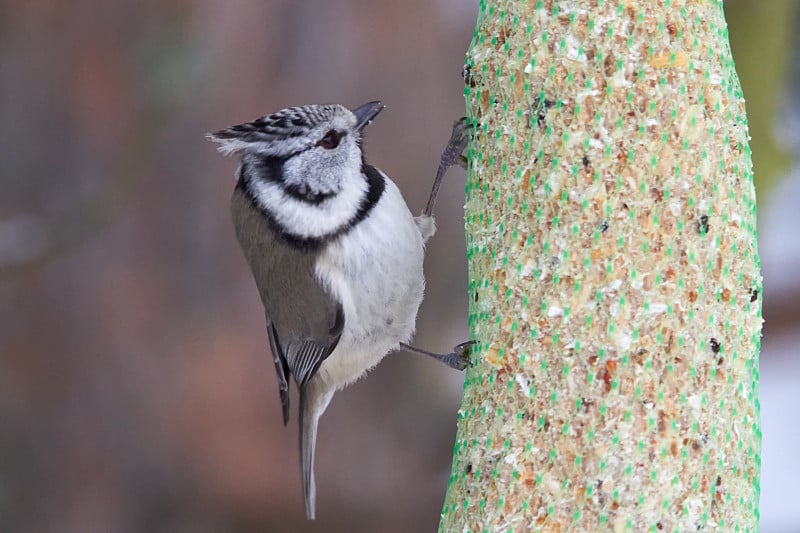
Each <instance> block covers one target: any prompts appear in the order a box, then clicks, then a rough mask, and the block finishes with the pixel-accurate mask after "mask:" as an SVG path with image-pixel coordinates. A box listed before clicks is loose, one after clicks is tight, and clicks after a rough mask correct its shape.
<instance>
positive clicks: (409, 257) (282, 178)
mask: <svg viewBox="0 0 800 533" xmlns="http://www.w3.org/2000/svg"><path fill="white" fill-rule="evenodd" d="M384 107H385V106H384V105H383V104H382V103H381V102H380V101H377V100H376V101H371V102H367V103H365V104H363V105H361V106H358V107H356V108H354V109H352V110H351V109H350V108H348V107H345V106H344V105H340V104H310V105H304V106H298V107H288V108H285V109H282V110H280V111H277V112H275V113H273V114H271V115H268V116H264V117H261V118H258V119H256V120H253V121H252V122H247V123H243V124H239V125H236V126H231V127H229V128H225V129H222V130H219V131H216V132H214V133H210V134H207V138H208V139H210V140H211V141H214V142H216V143H218V145H219V146H218V150H219V151H220V152H222V153H223V154H226V155H228V154H236V155H238V156H239V165H238V168H237V170H236V173H235V177H236V186H235V188H234V192H233V195H232V197H231V203H230V211H231V216H232V218H233V225H234V228H235V232H236V237H237V240H238V241H239V244H240V246H241V249H242V251H243V253H244V256H245V259H246V260H247V263H248V264H249V266H250V269H251V271H252V274H253V278H254V279H255V283H256V286H257V288H258V293H259V295H260V298H261V302H262V303H263V306H264V312H265V316H266V325H267V338H268V342H269V346H270V350H271V352H272V357H273V360H274V363H275V371H276V374H277V380H278V389H279V395H280V401H281V406H282V414H283V422H284V425H286V424H288V421H289V413H290V394H289V386H290V382H291V380H294V381H295V383H296V386H297V388H298V389H299V403H300V409H299V422H300V463H301V479H302V486H303V496H304V500H305V510H306V517H307V518H308V519H309V520H313V519H314V518H315V507H316V484H315V478H314V453H315V446H316V440H317V427H318V424H319V419H320V416H321V415H322V414H323V413H324V412H325V410H326V408H327V407H328V404H329V403H330V401H331V399H332V397H333V395H334V393H335V392H336V391H337V390H340V389H342V388H344V387H346V386H347V385H349V384H351V383H353V382H354V381H356V380H358V379H359V378H361V377H362V376H363V375H364V374H366V373H367V371H369V370H370V369H371V368H373V367H374V366H375V365H377V364H378V363H379V362H380V361H381V359H383V357H384V356H386V355H387V354H388V353H390V352H393V351H397V350H405V351H411V352H416V353H420V354H423V355H426V356H430V357H433V358H436V359H438V360H440V361H442V362H444V363H445V364H447V365H448V366H450V367H452V368H455V369H458V370H464V369H465V368H466V367H467V366H468V365H469V364H470V363H469V351H470V347H471V346H472V345H473V344H474V342H473V341H468V342H465V343H461V344H459V345H457V346H456V347H455V348H454V349H453V351H452V352H450V353H446V354H439V353H435V352H431V351H427V350H423V349H420V348H416V347H414V346H412V345H410V344H408V343H409V342H410V340H411V338H412V336H413V334H414V330H415V323H416V316H417V311H418V309H419V306H420V303H421V302H422V299H423V292H424V287H425V277H424V273H423V268H422V263H423V256H424V248H425V243H426V242H427V241H428V239H429V238H430V237H432V236H433V234H434V233H435V232H436V223H435V220H434V218H433V208H434V205H435V201H436V195H437V194H438V190H439V185H440V183H441V181H442V177H443V176H444V174H445V172H446V171H447V169H448V168H449V167H451V166H453V165H461V166H465V161H466V160H465V158H464V156H463V155H462V152H463V151H464V149H465V147H466V144H467V139H468V135H467V131H468V129H469V126H468V125H467V123H466V119H463V118H462V119H460V120H458V121H456V122H455V123H454V126H453V133H452V135H451V139H450V141H449V143H448V145H447V147H446V148H445V150H444V152H443V154H442V158H441V161H440V164H439V168H438V170H437V173H436V177H435V179H434V186H433V190H432V191H431V196H430V198H429V200H428V204H427V206H426V208H425V210H424V211H423V213H422V214H420V215H419V216H416V217H415V216H413V215H412V214H411V211H410V209H409V208H408V205H407V204H406V202H405V200H404V199H403V196H402V194H401V192H400V190H399V189H398V187H397V185H395V183H394V182H393V181H392V180H391V179H389V177H388V176H387V175H386V174H385V173H383V172H382V171H381V170H379V169H378V168H376V167H374V166H372V165H370V164H368V163H367V162H366V158H365V155H364V150H363V142H362V141H363V138H364V129H365V127H366V126H367V125H368V124H370V123H371V122H372V120H373V119H375V117H376V116H377V115H378V114H379V113H380V112H381V111H382V110H383V109H384Z"/></svg>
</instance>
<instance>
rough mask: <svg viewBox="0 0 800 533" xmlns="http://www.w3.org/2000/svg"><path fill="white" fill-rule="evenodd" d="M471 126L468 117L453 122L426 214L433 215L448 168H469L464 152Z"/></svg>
mask: <svg viewBox="0 0 800 533" xmlns="http://www.w3.org/2000/svg"><path fill="white" fill-rule="evenodd" d="M471 127H472V126H470V125H469V124H467V119H466V117H462V118H460V119H458V120H456V121H455V122H454V123H453V133H452V134H450V141H449V142H448V143H447V146H445V148H444V151H443V152H442V157H441V159H440V160H439V169H438V170H437V171H436V177H435V178H434V180H433V189H431V195H430V197H429V198H428V205H426V206H425V212H424V215H426V216H431V215H432V214H433V208H434V206H435V205H436V196H438V194H439V187H440V186H441V185H442V178H444V175H445V173H446V172H447V169H448V168H450V167H452V166H454V165H458V166H460V167H462V168H465V169H466V168H467V158H466V157H464V155H463V153H464V149H465V148H466V147H467V143H468V142H469V135H468V134H467V130H468V129H470V128H471Z"/></svg>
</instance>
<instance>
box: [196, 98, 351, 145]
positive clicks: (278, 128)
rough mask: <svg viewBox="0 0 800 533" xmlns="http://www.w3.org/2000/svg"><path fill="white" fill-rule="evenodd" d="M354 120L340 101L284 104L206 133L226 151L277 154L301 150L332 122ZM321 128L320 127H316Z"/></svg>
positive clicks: (348, 124)
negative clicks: (295, 104) (264, 113)
mask: <svg viewBox="0 0 800 533" xmlns="http://www.w3.org/2000/svg"><path fill="white" fill-rule="evenodd" d="M354 123H355V117H354V115H353V113H352V112H351V111H350V110H349V109H347V108H346V107H344V106H342V105H339V104H311V105H306V106H302V107H287V108H286V109H281V110H280V111H277V112H275V113H273V114H271V115H268V116H265V117H261V118H258V119H256V120H254V121H252V122H246V123H244V124H238V125H236V126H231V127H229V128H225V129H223V130H219V131H216V132H214V133H210V134H208V135H207V137H208V139H210V140H212V141H214V142H218V143H219V144H220V147H219V150H220V152H223V153H225V154H230V153H234V152H240V151H243V150H246V149H249V150H252V151H256V152H263V153H267V154H269V155H274V156H277V157H281V156H286V155H289V154H292V153H295V152H298V151H301V150H303V149H305V148H307V147H308V146H310V145H312V144H313V143H315V142H317V140H318V138H317V137H321V133H322V132H321V129H323V128H329V127H331V126H332V125H336V126H339V127H343V128H347V127H352V125H353V124H354ZM318 130H320V131H318Z"/></svg>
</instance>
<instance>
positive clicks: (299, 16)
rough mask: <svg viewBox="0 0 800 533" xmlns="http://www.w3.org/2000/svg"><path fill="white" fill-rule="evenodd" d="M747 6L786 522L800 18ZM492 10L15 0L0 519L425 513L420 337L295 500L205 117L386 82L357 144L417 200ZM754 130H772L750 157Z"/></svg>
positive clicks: (2, 192) (407, 518)
mask: <svg viewBox="0 0 800 533" xmlns="http://www.w3.org/2000/svg"><path fill="white" fill-rule="evenodd" d="M757 5H761V6H764V3H758V2H754V3H751V2H748V1H746V0H739V1H730V2H726V11H728V13H729V15H728V16H729V20H730V23H731V34H732V36H733V38H734V43H733V47H734V53H735V56H736V58H737V65H738V66H739V69H740V73H741V75H742V82H743V85H744V88H745V94H746V96H747V97H748V109H749V111H750V114H751V117H750V119H751V120H750V121H751V126H752V127H753V130H752V131H751V133H752V135H753V137H754V139H756V140H754V153H755V157H756V177H757V180H758V181H759V193H761V198H760V202H761V206H760V208H761V215H762V218H763V219H764V224H762V226H761V228H762V235H764V228H765V227H767V228H769V230H768V231H767V232H766V233H768V235H764V237H763V238H762V259H763V262H764V269H765V270H764V272H765V277H766V278H767V280H766V281H765V289H766V295H765V299H764V301H765V302H766V303H765V305H766V307H765V311H764V313H765V316H766V317H767V320H768V321H769V320H774V323H775V324H776V326H775V327H774V329H773V334H772V335H770V333H769V331H770V329H769V322H768V327H767V329H766V330H765V334H766V335H767V336H766V337H765V340H764V351H763V353H762V356H763V361H762V393H763V407H764V418H765V420H764V434H765V448H764V464H765V470H764V481H763V487H764V492H763V494H764V499H763V501H762V516H763V517H764V519H765V524H764V529H763V531H792V529H782V528H784V527H791V524H793V523H794V524H800V515H799V514H798V511H797V509H796V506H793V505H791V504H790V502H791V500H789V499H787V496H786V492H787V490H788V491H790V490H792V487H794V484H795V483H791V484H790V480H791V479H792V478H793V479H795V480H796V479H797V478H798V477H800V471H798V467H797V463H796V462H794V463H793V464H792V463H790V462H789V461H788V459H787V460H785V461H784V459H783V456H781V455H780V452H781V447H782V446H783V445H786V446H787V447H786V450H785V453H786V454H788V453H789V449H790V448H789V447H788V446H790V445H791V444H792V443H796V442H797V441H799V440H800V434H798V430H797V429H796V428H797V427H798V425H799V424H797V422H798V420H797V415H796V414H794V413H785V412H783V411H785V409H784V410H782V411H780V412H778V411H779V410H780V408H781V406H782V405H783V404H784V403H785V402H786V401H787V400H789V399H790V398H791V396H790V395H791V394H793V393H790V392H789V391H791V390H793V387H796V386H798V385H800V378H798V372H800V365H798V363H797V355H796V348H797V346H798V345H800V334H798V333H797V331H798V328H797V324H798V314H800V313H798V310H800V307H798V304H797V302H798V301H800V299H798V298H797V297H798V296H800V283H798V282H797V280H796V279H795V277H793V276H792V275H791V274H792V272H794V271H796V267H797V266H798V264H800V245H798V244H797V239H796V238H795V236H794V235H793V233H792V229H793V227H794V226H796V220H795V219H796V214H795V213H796V205H797V203H798V202H800V186H798V183H800V179H798V172H797V170H796V169H795V170H789V171H788V172H787V169H791V168H792V162H796V154H797V152H798V150H797V149H798V147H800V137H798V135H797V134H793V133H792V132H794V131H797V130H798V129H800V128H797V126H798V124H800V121H798V120H797V113H796V111H797V109H798V103H799V102H798V100H799V99H798V97H797V96H796V94H795V92H794V91H793V90H792V89H791V87H793V85H787V84H785V83H784V82H786V81H787V80H791V79H792V76H795V78H798V79H800V76H797V72H798V70H797V69H796V68H795V67H794V65H795V64H796V63H797V59H798V58H797V57H794V56H793V54H792V53H791V52H792V50H794V48H793V46H794V45H793V44H791V41H790V40H789V38H788V37H787V36H788V35H789V34H791V33H792V32H793V31H794V30H796V28H797V26H798V25H797V18H796V16H794V13H795V12H796V10H795V9H794V8H793V2H792V1H789V2H785V1H782V0H781V1H778V0H776V1H775V2H774V3H770V4H767V5H768V6H769V7H762V8H761V9H758V8H757V7H754V6H757ZM477 10H478V6H477V2H472V1H467V0H435V1H433V0H413V1H404V2H399V1H398V2H375V1H370V0H348V1H323V0H316V1H293V0H268V1H255V0H226V1H224V2H223V1H218V0H217V1H212V0H194V1H189V0H159V1H156V0H142V1H139V2H135V1H132V0H128V1H125V0H115V1H106V2H101V1H99V0H73V1H71V2H63V1H62V2H57V1H54V0H51V1H47V0H36V1H31V0H28V1H23V0H19V1H11V0H0V117H1V120H0V531H3V532H6V531H9V532H18V531H19V532H28V531H31V532H65V533H71V532H95V531H96V532H105V531H114V532H140V531H142V532H201V533H202V532H214V533H216V532H295V531H298V532H299V531H320V532H321V531H331V532H417V531H420V532H423V531H434V530H435V528H436V524H437V523H438V515H439V511H440V509H441V504H442V500H443V497H444V490H445V487H446V483H447V477H448V474H449V466H450V464H449V460H450V451H451V448H452V444H453V441H454V437H455V422H456V411H457V409H458V404H459V399H460V393H461V383H462V379H463V375H461V374H458V373H455V372H452V371H449V370H448V369H446V368H444V367H443V366H441V365H438V364H436V363H434V362H432V361H428V360H424V359H421V358H419V357H417V356H413V355H408V354H397V355H393V356H391V357H390V358H388V359H387V360H385V361H384V363H382V364H381V365H380V366H379V367H378V368H377V369H376V370H375V371H374V372H373V373H372V374H371V376H370V378H369V379H367V380H364V381H361V382H359V383H358V384H357V385H355V386H353V387H352V388H350V389H348V390H347V391H345V392H343V393H340V394H338V395H337V396H336V398H335V399H334V401H333V403H332V405H331V407H330V408H329V410H328V412H327V414H326V415H325V417H323V419H322V425H321V434H320V438H319V441H320V442H319V448H318V456H317V483H318V513H317V515H318V520H317V521H316V522H315V523H307V522H306V521H305V519H304V518H303V517H304V513H303V511H302V507H301V506H302V497H301V491H300V484H299V481H300V475H299V467H298V458H297V451H296V440H297V430H296V427H295V424H296V421H295V420H296V419H295V418H294V415H295V413H293V420H292V421H291V422H290V425H289V427H288V428H284V427H283V426H282V424H281V420H280V408H279V402H278V395H277V390H276V386H275V377H274V369H273V366H272V361H271V358H270V356H269V354H268V348H267V343H266V332H265V327H264V320H263V312H262V309H261V304H260V302H259V300H258V296H257V294H256V292H255V290H254V284H253V282H252V279H251V278H250V274H249V271H248V270H247V266H246V264H245V262H244V260H243V258H242V256H241V253H240V252H239V249H238V247H237V244H236V242H235V239H234V236H233V230H232V226H231V223H230V221H229V217H228V198H229V196H230V193H231V191H232V188H233V185H234V180H233V177H232V174H233V171H234V168H235V161H234V160H233V159H223V158H222V157H220V156H219V155H218V154H216V152H215V149H214V146H213V145H211V144H210V143H208V142H206V141H205V140H204V139H203V133H204V132H207V131H211V130H214V129H218V128H220V127H224V126H227V125H231V124H235V123H239V122H243V121H246V120H250V119H253V118H255V117H257V116H260V115H263V114H267V113H269V112H272V111H275V110H277V109H279V108H282V107H285V106H288V105H301V104H305V103H312V102H340V103H343V104H345V105H350V106H355V105H358V104H361V103H363V102H365V101H367V100H372V99H376V98H379V99H382V100H383V101H384V103H386V104H387V106H388V108H387V109H386V111H384V113H383V114H382V115H381V116H380V118H379V119H378V120H377V121H376V122H375V123H374V124H373V125H372V126H370V128H369V129H368V140H367V143H366V144H367V151H368V157H369V159H370V161H371V162H372V163H374V164H376V165H377V166H379V167H381V168H382V169H383V170H384V171H385V172H387V173H388V174H389V175H390V176H391V177H392V178H393V179H394V180H395V181H396V182H397V183H398V185H399V187H400V189H401V190H402V191H403V192H404V194H405V195H406V199H407V201H408V203H409V205H410V206H411V207H412V210H413V211H418V210H421V208H422V207H423V205H424V202H425V200H426V198H427V194H428V191H429V188H430V183H431V179H432V174H433V171H434V169H435V167H436V164H437V160H438V155H439V151H440V150H441V148H442V147H443V145H444V144H445V142H446V140H447V138H448V135H449V131H450V127H451V124H452V121H453V119H455V118H457V117H459V116H461V115H462V114H463V113H464V103H463V97H462V90H463V81H462V79H461V74H460V73H461V68H462V63H463V58H464V53H465V51H466V49H467V46H468V45H469V41H470V39H471V36H472V31H473V28H474V25H475V17H476V14H477ZM737 21H741V22H739V23H738V25H737ZM779 30H780V31H779ZM740 50H742V52H741V57H742V58H745V59H742V60H741V61H740V55H739V51H740ZM747 56H749V57H752V60H751V59H747V58H746V57H747ZM766 59H770V60H771V61H766ZM748 65H750V67H748ZM759 69H760V70H759ZM764 69H767V70H766V72H765V71H764ZM753 80H756V81H753ZM758 106H761V107H758ZM754 109H758V112H757V113H756V114H755V115H754V113H753V110H754ZM776 116H780V117H781V120H778V121H776V120H775V117H776ZM757 123H759V124H757ZM776 128H777V129H776ZM757 142H758V143H763V144H762V145H763V146H764V147H763V148H761V149H760V152H761V153H769V154H771V155H770V157H769V158H765V159H763V160H761V162H759V159H758V158H759V149H757V144H756V143H757ZM793 154H794V155H793ZM787 176H788V177H787ZM762 180H763V182H762ZM764 183H767V184H768V186H767V185H764ZM463 185H464V175H463V172H459V171H453V172H452V173H451V174H450V175H449V177H448V180H447V182H446V184H445V186H444V189H443V194H442V195H441V196H440V201H439V204H438V209H437V212H438V220H439V233H438V234H437V236H436V237H435V238H434V240H433V241H432V242H431V244H430V246H429V253H428V257H427V260H426V271H427V277H428V291H427V297H426V301H425V303H424V304H423V307H422V310H421V314H420V318H419V320H418V328H417V329H418V335H417V344H419V345H420V346H424V347H427V348H430V349H435V350H447V349H450V348H451V347H452V345H453V344H455V343H457V342H460V341H462V340H464V339H465V338H466V337H467V335H468V332H467V330H466V317H467V307H466V306H467V301H466V283H467V277H466V262H465V258H464V249H463V248H464V245H463V225H462V219H461V206H462V205H463ZM770 188H778V190H779V191H780V193H779V194H778V193H776V192H772V191H770ZM771 195H772V196H776V197H777V198H778V199H777V200H774V201H772V200H770V199H769V198H770V196H771ZM772 280H775V281H774V282H773V281H772ZM771 283H773V285H772V287H777V288H772V287H770V284H771ZM770 291H772V292H770ZM771 305H773V306H774V307H772V308H771V307H770V306H771ZM767 393H769V395H770V396H769V398H768V397H767ZM771 406H774V408H773V410H772V411H770V410H769V409H770V407H771ZM770 413H777V414H774V415H773V414H770ZM771 417H774V422H770V421H771V420H773V418H771ZM789 417H794V419H791V418H789ZM770 465H772V466H770ZM770 468H771V470H770ZM792 468H794V470H792ZM770 472H772V474H770ZM770 476H772V477H770ZM783 479H785V480H786V483H787V484H786V485H782V484H781V483H783V481H781V480H783ZM795 490H796V489H795ZM768 496H769V497H768ZM768 519H769V520H772V522H770V523H771V524H772V529H769V527H770V526H769V523H767V522H768ZM795 520H796V522H793V521H795ZM786 524H789V526H786Z"/></svg>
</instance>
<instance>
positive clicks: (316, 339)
mask: <svg viewBox="0 0 800 533" xmlns="http://www.w3.org/2000/svg"><path fill="white" fill-rule="evenodd" d="M231 213H232V215H233V220H234V226H235V227H236V235H237V237H238V239H239V242H240V244H241V246H242V249H243V250H244V253H245V256H246V258H247V262H248V263H249V264H250V268H251V270H252V271H253V277H254V278H255V281H256V285H257V286H258V290H259V293H260V295H261V301H262V302H263V304H264V311H265V312H266V316H267V329H268V334H269V341H270V347H271V348H272V353H273V358H274V360H275V369H276V373H277V375H278V385H279V389H280V393H281V403H282V404H283V416H284V422H286V421H287V420H288V415H289V380H288V376H287V373H289V374H291V375H292V376H294V379H295V382H297V384H298V386H299V387H300V388H301V389H302V388H303V387H304V386H305V384H306V383H308V380H310V379H311V378H312V377H313V376H314V374H315V373H316V372H317V370H318V369H319V366H320V365H321V364H322V362H323V361H324V360H325V359H326V358H327V357H328V356H329V355H330V354H331V352H333V350H334V348H336V344H337V343H338V342H339V337H340V336H341V334H342V329H343V328H344V319H345V318H344V312H343V310H342V306H341V304H339V302H337V301H336V300H335V299H334V298H333V297H331V296H330V295H329V294H328V293H327V292H326V291H325V289H324V288H323V287H322V286H321V285H320V284H319V282H318V281H317V279H316V277H315V275H314V266H315V263H316V259H317V254H316V252H314V251H311V250H302V249H299V248H297V247H294V246H291V245H289V244H287V243H286V242H284V241H283V240H282V239H280V237H279V236H278V235H277V234H276V233H275V232H274V231H273V230H272V228H270V227H269V225H268V223H267V221H266V219H265V217H264V215H263V214H262V213H261V212H260V211H258V209H257V208H256V207H255V206H254V204H253V202H252V201H251V199H250V197H249V196H248V195H247V194H246V193H245V192H244V191H243V190H242V188H240V187H237V189H236V191H235V192H234V195H233V198H232V201H231Z"/></svg>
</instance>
